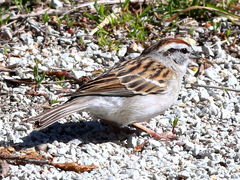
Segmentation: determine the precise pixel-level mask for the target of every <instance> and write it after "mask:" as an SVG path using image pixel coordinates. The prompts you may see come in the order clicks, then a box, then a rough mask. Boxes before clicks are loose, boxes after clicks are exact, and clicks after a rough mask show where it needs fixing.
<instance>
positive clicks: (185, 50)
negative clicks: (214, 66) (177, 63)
mask: <svg viewBox="0 0 240 180" xmlns="http://www.w3.org/2000/svg"><path fill="white" fill-rule="evenodd" d="M180 51H181V52H182V53H183V54H187V53H189V52H188V50H187V49H186V48H184V49H181V50H180Z"/></svg>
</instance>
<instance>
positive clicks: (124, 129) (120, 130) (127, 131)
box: [100, 119, 134, 134]
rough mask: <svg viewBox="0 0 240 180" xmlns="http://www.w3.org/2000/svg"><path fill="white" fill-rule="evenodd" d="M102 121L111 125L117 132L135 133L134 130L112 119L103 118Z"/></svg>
mask: <svg viewBox="0 0 240 180" xmlns="http://www.w3.org/2000/svg"><path fill="white" fill-rule="evenodd" d="M100 122H101V123H102V124H104V125H107V126H110V127H111V128H112V129H113V130H114V132H115V133H120V132H124V133H126V134H132V133H134V131H133V130H131V129H129V128H126V127H125V128H124V127H121V126H119V125H118V124H116V123H114V122H112V121H108V120H103V119H101V120H100Z"/></svg>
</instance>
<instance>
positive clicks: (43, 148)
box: [36, 144, 48, 151]
mask: <svg viewBox="0 0 240 180" xmlns="http://www.w3.org/2000/svg"><path fill="white" fill-rule="evenodd" d="M47 148H48V145H47V144H40V145H37V146H36V149H37V150H40V151H47Z"/></svg>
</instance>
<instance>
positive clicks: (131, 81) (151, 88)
mask: <svg viewBox="0 0 240 180" xmlns="http://www.w3.org/2000/svg"><path fill="white" fill-rule="evenodd" d="M175 78H176V74H175V73H174V72H173V70H172V69H170V68H168V67H166V66H164V65H163V64H161V63H160V62H158V61H156V60H155V59H153V58H151V57H138V58H136V59H132V60H127V61H124V62H122V63H120V64H118V65H116V66H115V67H113V68H112V69H111V70H110V71H108V72H107V73H104V74H102V75H101V76H99V77H97V78H95V79H93V80H90V81H88V82H87V83H86V84H84V85H83V86H81V87H80V88H79V89H78V90H77V91H76V92H75V93H73V94H71V95H70V96H71V97H72V98H75V97H78V96H86V95H103V96H133V95H147V94H158V93H165V92H167V91H169V88H170V87H169V82H170V81H171V80H173V79H175Z"/></svg>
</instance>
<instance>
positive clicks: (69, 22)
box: [62, 15, 74, 27]
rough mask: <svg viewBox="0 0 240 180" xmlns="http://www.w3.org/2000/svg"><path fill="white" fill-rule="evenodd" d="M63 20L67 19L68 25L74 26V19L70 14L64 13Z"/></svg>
mask: <svg viewBox="0 0 240 180" xmlns="http://www.w3.org/2000/svg"><path fill="white" fill-rule="evenodd" d="M62 20H65V22H66V24H67V26H68V27H73V24H74V20H73V19H71V18H70V17H69V16H68V15H64V16H63V18H62Z"/></svg>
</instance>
